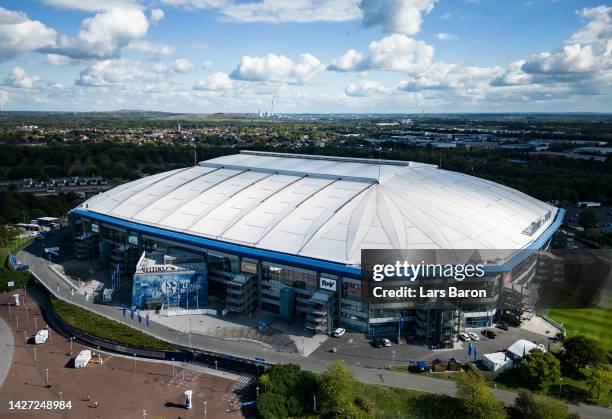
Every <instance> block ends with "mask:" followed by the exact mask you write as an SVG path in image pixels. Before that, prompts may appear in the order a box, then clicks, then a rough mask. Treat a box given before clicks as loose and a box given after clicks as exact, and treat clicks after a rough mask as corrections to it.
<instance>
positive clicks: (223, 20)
mask: <svg viewBox="0 0 612 419" xmlns="http://www.w3.org/2000/svg"><path fill="white" fill-rule="evenodd" d="M272 100H274V111H275V112H278V113H363V112H369V113H421V112H426V113H436V112H441V113H445V112H610V111H612V6H610V5H607V4H605V2H604V1H601V0H600V1H589V0H530V1H510V2H506V1H497V0H361V1H359V0H330V1H323V0H293V1H283V0H263V1H252V0H242V1H238V0H151V1H145V0H142V1H141V0H89V1H78V0H40V1H29V0H26V1H12V0H11V1H6V0H3V1H0V106H1V107H2V109H3V110H46V111H109V110H118V109H142V110H158V111H169V112H193V113H211V112H253V113H256V112H258V111H260V110H261V111H263V112H266V111H268V112H269V111H270V110H271V102H272Z"/></svg>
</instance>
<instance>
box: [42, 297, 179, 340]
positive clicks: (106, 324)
mask: <svg viewBox="0 0 612 419" xmlns="http://www.w3.org/2000/svg"><path fill="white" fill-rule="evenodd" d="M52 304H53V308H54V309H55V312H56V313H57V314H58V316H60V317H61V318H62V320H64V321H65V322H66V323H68V324H70V325H71V326H73V327H76V328H77V329H79V330H82V331H83V332H85V333H87V334H89V335H91V336H96V337H99V338H102V339H107V340H110V341H113V342H117V343H120V344H122V345H126V346H131V347H134V348H146V349H160V350H166V351H173V350H176V349H177V348H176V347H174V346H173V345H171V344H169V343H166V342H164V341H161V340H159V339H156V338H154V337H153V336H149V335H147V334H146V333H142V332H139V331H138V330H135V329H132V328H131V327H129V326H126V325H124V324H121V323H119V322H116V321H114V320H110V319H107V318H106V317H103V316H100V315H98V314H95V313H92V312H91V311H89V310H85V309H83V308H81V307H78V306H76V305H74V304H70V303H68V302H66V301H64V300H60V299H57V298H53V299H52Z"/></svg>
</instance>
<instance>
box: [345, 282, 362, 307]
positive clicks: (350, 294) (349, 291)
mask: <svg viewBox="0 0 612 419" xmlns="http://www.w3.org/2000/svg"><path fill="white" fill-rule="evenodd" d="M342 298H345V299H347V300H353V301H361V282H360V281H359V280H355V279H351V278H342Z"/></svg>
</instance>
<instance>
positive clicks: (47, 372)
mask: <svg viewBox="0 0 612 419" xmlns="http://www.w3.org/2000/svg"><path fill="white" fill-rule="evenodd" d="M45 383H46V386H47V388H49V387H51V386H50V385H49V368H45Z"/></svg>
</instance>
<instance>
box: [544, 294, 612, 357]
mask: <svg viewBox="0 0 612 419" xmlns="http://www.w3.org/2000/svg"><path fill="white" fill-rule="evenodd" d="M542 313H543V314H546V315H547V316H548V317H550V318H551V319H553V320H555V321H557V322H559V323H561V324H563V326H564V327H565V331H566V333H567V337H572V336H576V335H584V336H587V337H590V338H592V339H595V340H597V341H598V342H600V343H601V344H602V345H603V347H604V348H605V349H607V350H612V327H610V325H611V324H612V292H610V291H607V292H604V293H602V295H601V301H600V302H599V304H598V305H597V306H596V307H592V308H580V309H571V308H568V309H558V308H555V309H549V310H542Z"/></svg>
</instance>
